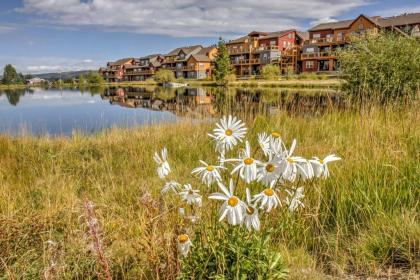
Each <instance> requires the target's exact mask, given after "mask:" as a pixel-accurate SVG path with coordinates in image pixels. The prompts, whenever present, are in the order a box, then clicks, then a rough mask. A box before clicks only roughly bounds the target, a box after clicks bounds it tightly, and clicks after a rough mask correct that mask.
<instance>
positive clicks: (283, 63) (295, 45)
mask: <svg viewBox="0 0 420 280" xmlns="http://www.w3.org/2000/svg"><path fill="white" fill-rule="evenodd" d="M304 40H305V36H304V33H302V32H298V31H296V30H295V29H290V30H284V31H277V32H259V31H252V32H251V33H249V34H248V35H246V36H243V37H240V38H238V39H234V40H231V41H229V42H228V43H226V46H227V49H228V52H229V56H230V59H231V64H232V66H233V68H234V73H235V74H236V76H239V77H242V76H250V75H259V74H260V72H261V69H262V68H263V67H264V66H265V65H267V64H276V65H278V66H279V67H280V70H281V71H282V72H286V71H287V70H288V69H290V70H291V71H294V72H297V71H298V70H299V64H298V60H299V58H300V55H299V54H300V46H301V45H302V44H303V42H304Z"/></svg>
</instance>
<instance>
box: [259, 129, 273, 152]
mask: <svg viewBox="0 0 420 280" xmlns="http://www.w3.org/2000/svg"><path fill="white" fill-rule="evenodd" d="M258 144H259V145H260V148H261V150H262V151H263V153H264V155H265V156H268V155H270V154H271V149H270V137H269V136H268V134H267V133H265V132H263V133H259V134H258Z"/></svg>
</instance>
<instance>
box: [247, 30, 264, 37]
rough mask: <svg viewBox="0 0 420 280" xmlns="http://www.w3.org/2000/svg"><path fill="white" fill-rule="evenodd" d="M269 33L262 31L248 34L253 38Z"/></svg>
mask: <svg viewBox="0 0 420 280" xmlns="http://www.w3.org/2000/svg"><path fill="white" fill-rule="evenodd" d="M267 34H268V33H267V32H262V31H251V33H249V34H248V36H250V37H253V36H257V37H259V36H266V35H267Z"/></svg>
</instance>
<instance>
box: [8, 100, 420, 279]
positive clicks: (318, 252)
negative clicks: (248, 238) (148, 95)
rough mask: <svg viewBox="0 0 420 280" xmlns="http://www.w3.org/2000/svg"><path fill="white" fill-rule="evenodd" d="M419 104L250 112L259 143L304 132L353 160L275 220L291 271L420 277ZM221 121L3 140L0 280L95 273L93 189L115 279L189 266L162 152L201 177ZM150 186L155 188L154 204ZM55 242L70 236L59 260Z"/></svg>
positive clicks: (170, 274)
mask: <svg viewBox="0 0 420 280" xmlns="http://www.w3.org/2000/svg"><path fill="white" fill-rule="evenodd" d="M415 109H416V108H415V107H414V108H405V109H393V110H391V109H388V110H385V109H384V110H379V109H376V108H371V110H370V111H369V112H365V113H363V114H360V113H356V112H352V111H346V112H332V113H330V114H326V115H322V116H318V117H313V116H312V117H299V116H294V117H290V116H287V115H286V114H279V115H276V116H272V117H269V118H267V117H256V118H251V117H247V118H246V120H247V122H248V125H249V126H250V127H251V131H250V136H249V137H250V139H255V138H254V136H255V135H256V133H258V132H261V131H263V130H268V131H270V130H272V129H278V130H280V131H281V132H282V135H283V136H284V139H285V141H286V142H287V143H288V144H290V142H291V141H292V139H293V138H296V139H297V140H298V149H297V151H296V153H297V154H299V155H302V156H305V157H310V156H312V155H319V156H325V155H326V154H329V153H336V154H338V155H340V156H341V157H342V158H343V161H340V162H337V163H335V164H333V165H331V172H332V176H331V177H330V178H329V179H328V180H322V181H319V183H317V184H315V185H310V186H307V188H306V190H307V191H306V193H305V195H306V196H305V200H304V202H305V205H306V207H305V208H304V209H303V211H302V212H301V213H299V214H298V215H290V214H289V213H287V211H281V210H279V211H277V212H275V214H274V215H270V217H269V218H268V219H267V220H266V222H265V223H264V225H263V226H264V227H269V228H271V243H270V246H272V248H274V249H275V250H278V252H280V253H281V254H282V256H283V258H284V261H285V262H286V264H287V266H288V267H289V271H290V279H325V278H326V277H327V276H326V275H333V276H336V277H337V278H340V279H342V278H343V277H345V276H346V275H359V276H367V275H370V276H375V275H376V276H378V275H388V276H389V275H391V276H390V277H391V278H392V277H394V276H395V275H397V274H401V275H403V276H402V278H403V279H406V278H408V277H410V276H409V275H412V277H413V278H412V279H415V277H418V272H419V263H420V253H419V252H420V244H419V236H420V224H419V211H418V210H419V205H418V203H419V185H418V184H419V182H420V165H419V152H418V149H419V147H420V117H419V114H418V113H417V112H416V110H415ZM212 127H213V126H212V125H211V124H208V123H201V124H197V123H192V122H189V121H185V122H182V123H179V124H176V125H174V126H165V125H161V126H154V127H150V128H143V129H133V130H120V129H114V130H111V131H107V132H104V133H100V134H98V135H94V136H83V135H78V134H75V135H74V136H73V137H71V138H48V137H41V138H35V137H30V136H22V137H18V138H12V137H9V136H0V201H1V203H0V279H38V278H40V276H41V275H42V273H43V270H44V269H45V268H46V267H47V266H48V263H49V262H50V260H51V259H52V258H54V259H55V261H56V262H57V275H58V279H96V274H95V270H96V269H98V266H97V265H96V264H95V262H96V258H95V256H93V255H92V253H91V251H90V250H89V246H88V241H87V239H86V221H85V218H84V209H83V199H84V198H85V197H87V198H89V199H90V200H92V201H93V202H94V203H95V205H96V211H97V216H98V219H99V220H100V223H101V228H102V230H103V240H104V247H105V251H106V254H107V257H108V259H109V260H110V265H111V272H112V275H113V277H114V278H115V279H158V278H159V279H174V278H175V277H176V275H175V273H176V271H177V269H178V267H177V265H178V264H177V262H176V260H174V259H173V258H172V257H171V256H172V255H173V247H172V245H171V244H172V242H171V240H172V239H173V234H174V229H175V228H176V227H177V222H176V220H175V219H174V215H172V214H170V215H169V216H168V217H167V216H165V215H160V214H161V212H160V211H163V210H159V209H155V208H153V207H149V206H150V205H152V204H153V203H156V204H157V205H160V206H161V209H165V207H169V206H170V205H172V204H171V203H172V202H170V201H167V202H165V203H164V202H163V201H162V200H161V199H159V189H160V187H161V185H162V182H161V181H160V180H159V179H158V178H157V176H156V175H155V165H154V162H153V160H152V153H153V152H154V151H155V150H158V149H160V148H161V147H163V146H166V147H167V148H168V150H169V157H170V161H171V164H172V166H173V169H174V173H175V174H179V175H178V179H180V180H181V181H183V182H185V181H190V182H191V183H193V184H195V185H197V180H196V179H194V178H193V177H191V175H190V174H189V172H190V171H191V169H192V168H193V167H196V166H197V164H198V159H207V158H208V157H209V155H210V154H211V153H212V151H213V146H212V144H211V141H210V139H209V138H208V137H207V136H206V133H207V132H209V130H211V128H212ZM254 144H255V142H254ZM203 191H204V190H203ZM146 192H151V193H152V195H153V199H151V201H152V202H153V203H152V204H150V205H149V204H147V203H146V202H145V196H144V193H146ZM204 192H206V191H204ZM142 194H143V198H142V199H140V198H141V196H142ZM167 203H168V204H167ZM147 205H149V206H147ZM165 205H166V206H165ZM162 207H163V208H162ZM203 215H204V216H203V218H204V219H205V218H206V212H204V213H203ZM47 240H54V241H55V242H57V243H58V244H59V247H58V251H59V253H57V254H55V257H52V255H53V254H52V253H51V251H50V250H48V247H47V244H46V241H47ZM416 273H417V274H416Z"/></svg>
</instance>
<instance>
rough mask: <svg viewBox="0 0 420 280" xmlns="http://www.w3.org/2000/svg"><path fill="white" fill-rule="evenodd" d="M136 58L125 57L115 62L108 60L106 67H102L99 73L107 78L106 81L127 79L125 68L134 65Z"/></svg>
mask: <svg viewBox="0 0 420 280" xmlns="http://www.w3.org/2000/svg"><path fill="white" fill-rule="evenodd" d="M134 64H135V59H134V58H132V57H131V58H123V59H119V60H117V61H115V62H108V63H107V65H106V66H107V67H106V68H100V69H99V73H100V74H101V75H102V77H103V78H104V79H105V81H107V82H109V83H112V82H121V81H124V80H125V69H126V67H128V66H131V65H134Z"/></svg>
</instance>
